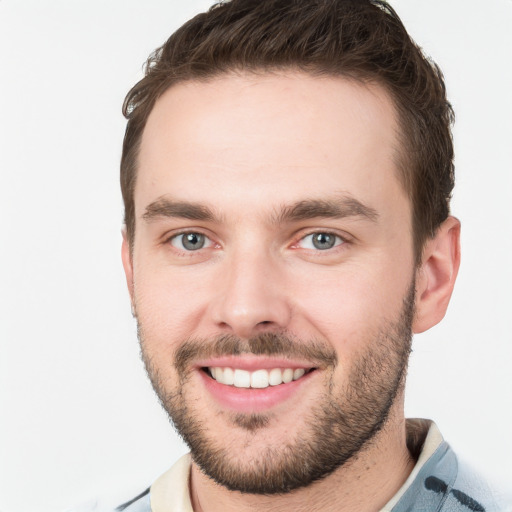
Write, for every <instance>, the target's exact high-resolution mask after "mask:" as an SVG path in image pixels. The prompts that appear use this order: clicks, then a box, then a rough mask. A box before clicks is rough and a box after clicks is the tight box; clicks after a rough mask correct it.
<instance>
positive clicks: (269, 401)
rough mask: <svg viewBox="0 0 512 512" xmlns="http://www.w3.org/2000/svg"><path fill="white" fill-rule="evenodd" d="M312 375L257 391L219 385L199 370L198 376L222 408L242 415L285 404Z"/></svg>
mask: <svg viewBox="0 0 512 512" xmlns="http://www.w3.org/2000/svg"><path fill="white" fill-rule="evenodd" d="M314 373H316V370H315V371H311V372H308V373H306V374H305V375H304V376H303V377H301V378H300V379H297V380H294V381H292V382H289V383H288V384H279V385H278V386H268V387H267V388H263V389H259V388H237V387H235V386H226V385H225V384H219V383H218V382H217V381H216V380H215V379H212V378H211V377H210V376H209V375H208V374H207V373H206V372H205V371H203V370H199V374H200V376H201V378H202V379H203V382H204V385H205V386H206V389H207V390H208V391H209V392H210V394H211V395H212V396H213V398H214V399H215V400H216V401H217V402H218V403H219V404H220V405H221V406H222V407H224V408H227V409H231V410H233V411H235V412H243V413H257V412H262V411H267V410H269V409H271V408H273V407H276V406H278V405H280V404H282V403H284V402H286V401H287V400H289V399H290V398H292V397H293V395H295V394H296V393H297V392H298V391H299V389H300V387H301V386H302V385H303V384H304V383H306V382H307V381H308V380H309V379H310V378H311V376H312V375H313V374H314Z"/></svg>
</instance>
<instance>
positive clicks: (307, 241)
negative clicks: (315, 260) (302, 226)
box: [299, 232, 343, 251]
mask: <svg viewBox="0 0 512 512" xmlns="http://www.w3.org/2000/svg"><path fill="white" fill-rule="evenodd" d="M342 243H343V240H342V239H341V237H339V236H336V235H333V234H332V233H325V232H318V233H311V234H310V235H307V236H305V237H304V238H303V239H302V240H300V242H299V245H300V247H302V248H303V249H314V250H317V251H326V250H328V249H332V248H333V247H336V246H338V245H341V244H342Z"/></svg>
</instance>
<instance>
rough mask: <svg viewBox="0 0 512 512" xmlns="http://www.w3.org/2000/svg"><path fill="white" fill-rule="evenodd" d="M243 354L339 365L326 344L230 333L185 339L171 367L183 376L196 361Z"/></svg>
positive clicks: (272, 335) (271, 335)
mask: <svg viewBox="0 0 512 512" xmlns="http://www.w3.org/2000/svg"><path fill="white" fill-rule="evenodd" d="M242 354H254V355H267V356H276V355H278V356H282V357H285V358H288V359H293V358H298V359H306V360H307V361H311V363H312V364H313V365H314V366H333V367H334V366H336V365H337V364H338V357H337V355H336V352H335V351H334V349H333V348H332V347H328V346H327V345H326V344H325V343H320V342H319V341H317V340H311V341H308V342H305V341H302V340H299V339H297V338H295V337H293V336H291V335H287V334H285V333H262V334H259V335H257V336H254V337H251V338H249V339H241V338H239V337H237V336H234V335H231V334H225V335H219V336H215V337H213V338H211V339H206V338H191V339H188V340H186V341H184V342H183V343H182V344H181V345H180V347H179V348H178V349H177V350H176V352H175V356H174V365H175V367H176V369H177V371H178V373H180V374H181V375H184V374H185V373H186V372H187V369H189V368H190V364H191V363H192V362H193V361H197V360H198V359H208V358H212V357H222V356H238V355H242Z"/></svg>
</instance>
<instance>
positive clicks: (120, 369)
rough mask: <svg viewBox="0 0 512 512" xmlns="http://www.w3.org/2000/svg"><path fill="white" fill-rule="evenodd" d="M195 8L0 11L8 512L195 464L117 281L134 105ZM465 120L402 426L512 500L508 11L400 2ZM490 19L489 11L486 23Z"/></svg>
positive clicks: (1, 7)
mask: <svg viewBox="0 0 512 512" xmlns="http://www.w3.org/2000/svg"><path fill="white" fill-rule="evenodd" d="M209 4H210V2H209V1H204V0H201V1H199V0H194V1H191V0H189V1H187V2H185V1H183V2H177V1H174V0H165V1H164V0H123V1H121V0H116V1H112V0H111V1H105V0H73V1H71V0H23V1H21V0H0V173H1V180H0V322H1V329H0V510H1V511H2V512H26V511H38V512H50V511H51V512H54V511H58V510H63V509H65V508H67V507H69V506H71V505H73V504H76V503H80V502H82V501H85V500H87V499H88V498H91V497H94V496H96V495H110V496H112V497H113V498H114V499H117V498H116V497H119V499H124V498H126V499H128V498H130V497H132V496H130V493H133V494H136V493H138V492H140V491H142V490H143V489H144V488H145V487H147V486H148V485H149V484H150V483H151V482H152V481H153V479H154V478H155V477H157V476H158V475H159V474H160V473H161V472H163V471H164V470H165V469H166V468H167V467H168V466H170V465H171V463H172V462H173V461H174V460H175V459H176V458H177V457H178V456H179V455H180V454H181V453H184V452H185V447H184V446H183V445H182V444H181V442H180V441H179V440H178V438H177V437H176V435H175V434H174V432H173V431H172V429H171V427H170V426H169V424H168V421H167V418H166V416H165V414H164V413H163V412H162V411H161V410H160V407H159V405H158V404H157V401H156V399H155V398H154V397H153V394H152V391H151V389H150V386H149V384H148V382H147V379H146V377H145V374H144V371H143V368H142V364H141V363H140V362H139V358H138V346H137V340H136V335H135V325H134V321H133V320H132V318H131V315H130V307H129V301H128V297H127V293H126V291H125V284H124V278H123V275H122V270H121V262H120V256H119V248H120V242H121V236H120V227H121V219H122V203H121V196H120V192H119V187H118V162H119V157H120V149H121V140H122V136H123V130H124V119H123V118H122V116H121V113H120V109H121V103H122V101H123V98H124V95H125V93H126V92H127V91H128V89H129V88H130V87H131V85H133V84H134V83H135V82H136V81H137V80H138V79H139V78H140V77H141V65H142V63H143V62H144V60H145V58H146V57H147V55H148V54H149V52H150V51H152V50H153V49H154V48H155V47H156V46H158V45H160V44H161V43H162V42H163V41H164V40H165V39H166V38H167V37H168V36H169V35H170V33H171V32H172V31H174V30H175V29H176V28H177V27H178V26H179V25H181V23H183V22H184V21H185V20H186V19H188V18H189V17H190V16H191V15H192V14H194V13H195V12H198V11H199V10H203V9H205V8H207V7H208V6H209ZM393 5H394V6H395V8H396V9H397V11H398V13H399V14H400V15H401V17H402V18H403V20H404V23H405V25H406V26H407V27H408V29H409V31H410V33H411V34H412V35H413V37H414V38H415V39H416V41H417V42H418V43H419V44H420V45H421V46H423V47H424V48H425V49H426V51H427V53H429V54H430V55H431V56H432V57H433V58H434V59H435V60H436V61H437V62H438V63H439V64H440V66H441V67H442V69H443V70H444V72H445V75H446V79H447V85H448V92H449V96H450V98H451V100H452V102H453V105H454V107H455V110H456V114H457V123H456V128H455V143H456V152H457V157H456V164H457V174H458V178H457V179H458V184H457V187H456V191H455V198H454V201H453V211H454V213H455V214H456V215H457V216H458V217H460V218H461V219H462V222H463V232H462V248H463V262H462V267H461V271H460V277H459V282H458V285H457V288H456V291H455V294H454V296H453V300H452V304H451V306H450V309H449V312H448V315H447V318H446V319H445V320H444V322H443V323H442V324H441V325H439V326H438V327H436V328H434V329H433V330H431V331H430V332H429V333H426V334H423V335H420V336H418V337H416V339H415V345H414V347H415V351H414V354H413V357H412V362H411V369H410V377H409V383H408V398H407V404H406V409H407V414H408V415H409V416H421V417H431V418H434V419H435V420H436V421H437V422H438V424H439V426H440V428H441V430H442V432H443V433H444V435H445V437H446V438H447V439H448V441H449V442H450V443H451V444H452V446H454V447H455V449H456V450H457V451H458V452H459V453H460V454H462V455H463V456H464V457H465V458H466V459H469V460H470V461H471V462H472V463H473V464H474V465H475V466H477V467H478V468H480V470H482V471H484V472H486V473H487V474H488V475H490V476H491V477H493V478H495V479H498V480H501V481H502V482H503V483H507V482H508V485H509V486H510V488H512V438H511V435H510V433H511V430H512V407H511V395H512V391H511V388H512V377H511V375H512V372H511V367H512V334H511V323H512V321H511V317H512V298H511V293H512V270H511V267H512V263H511V262H512V200H511V197H512V127H511V125H512V94H511V92H512V71H511V69H512V66H511V64H512V31H511V29H510V28H511V27H512V1H511V0H488V1H486V2H485V3H484V2H482V1H480V0H429V1H428V2H427V1H425V0H400V1H398V0H397V1H396V2H394V3H393ZM484 6H485V7H484Z"/></svg>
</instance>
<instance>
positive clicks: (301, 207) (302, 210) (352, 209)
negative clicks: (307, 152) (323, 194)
mask: <svg viewBox="0 0 512 512" xmlns="http://www.w3.org/2000/svg"><path fill="white" fill-rule="evenodd" d="M346 217H362V218H363V219H367V220H370V221H372V222H377V219H378V218H379V214H378V212H377V210H375V209H374V208H372V207H370V206H367V205H365V204H363V203H362V202H361V201H359V200H357V199H355V198H353V197H350V196H341V197H335V198H331V199H329V198H328V199H305V200H303V201H299V202H298V203H295V204H292V205H290V206H285V207H283V208H282V209H281V210H280V211H279V212H277V213H276V214H275V215H274V217H273V222H275V223H276V224H281V223H285V222H299V221H303V220H309V219H314V218H331V219H342V218H346Z"/></svg>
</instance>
